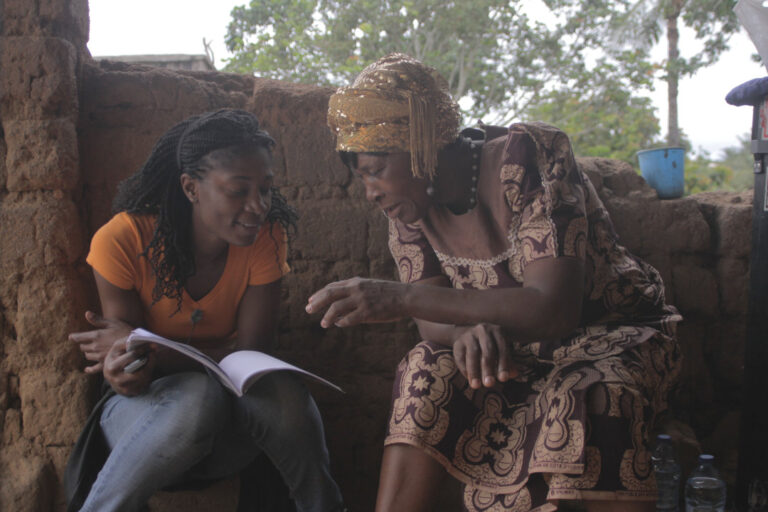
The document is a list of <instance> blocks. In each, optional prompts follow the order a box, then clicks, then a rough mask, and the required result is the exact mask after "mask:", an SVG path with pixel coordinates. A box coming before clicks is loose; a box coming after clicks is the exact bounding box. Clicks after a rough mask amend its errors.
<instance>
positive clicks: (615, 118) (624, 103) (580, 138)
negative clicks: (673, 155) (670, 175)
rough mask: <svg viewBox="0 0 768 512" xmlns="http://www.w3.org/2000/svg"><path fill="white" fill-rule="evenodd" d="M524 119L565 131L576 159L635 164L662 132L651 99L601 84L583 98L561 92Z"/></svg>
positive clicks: (548, 98)
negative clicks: (596, 158)
mask: <svg viewBox="0 0 768 512" xmlns="http://www.w3.org/2000/svg"><path fill="white" fill-rule="evenodd" d="M526 116H527V117H528V118H530V119H538V120H541V121H546V122H549V123H552V124H554V125H557V126H558V127H559V128H560V129H562V130H563V131H565V132H566V133H567V134H568V135H569V137H570V139H571V143H572V145H573V149H574V152H575V153H576V154H577V155H578V156H598V157H604V158H616V159H619V160H624V161H625V162H628V163H630V164H632V165H634V164H636V163H637V161H636V158H635V154H636V153H637V152H638V151H640V150H641V149H646V148H648V147H649V146H652V145H654V144H656V142H657V137H658V135H659V132H660V131H661V130H660V128H659V120H658V119H657V118H656V116H655V115H654V109H653V107H652V106H651V100H650V98H647V97H642V96H635V95H633V94H632V93H631V92H629V91H626V90H624V89H622V88H617V87H611V86H610V84H604V86H603V87H599V88H595V89H593V90H591V91H590V92H589V95H588V96H586V97H577V96H576V95H574V94H568V93H565V92H563V91H559V92H556V93H553V94H552V95H551V96H549V97H547V98H545V99H544V101H541V102H540V103H538V104H537V105H536V106H534V107H532V108H531V109H530V110H529V111H528V112H527V113H526Z"/></svg>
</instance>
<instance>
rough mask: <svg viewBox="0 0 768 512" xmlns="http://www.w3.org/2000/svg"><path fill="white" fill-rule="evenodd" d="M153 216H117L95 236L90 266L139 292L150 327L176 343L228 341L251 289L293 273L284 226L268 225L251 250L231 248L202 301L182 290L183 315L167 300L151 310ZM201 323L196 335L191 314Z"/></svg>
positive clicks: (89, 260) (262, 230)
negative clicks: (146, 253) (149, 248)
mask: <svg viewBox="0 0 768 512" xmlns="http://www.w3.org/2000/svg"><path fill="white" fill-rule="evenodd" d="M154 230H155V216H153V215H134V214H129V213H125V212H122V213H118V214H117V215H115V216H114V217H112V219H111V220H110V221H109V222H107V223H106V224H104V225H103V226H102V227H101V228H99V230H98V231H97V232H96V234H95V235H93V239H92V240H91V250H90V252H89V253H88V258H87V259H86V261H87V262H88V263H89V264H90V265H91V266H92V267H93V269H94V270H96V272H98V273H99V274H100V275H101V276H102V277H104V279H106V280H107V281H109V282H110V283H111V284H113V285H115V286H117V287H118V288H122V289H124V290H136V292H137V293H138V294H139V298H140V300H141V304H142V306H143V307H144V320H145V322H146V325H145V326H143V327H146V328H147V329H149V330H150V331H152V332H155V333H157V334H159V335H160V336H164V337H166V338H170V339H174V340H177V341H186V340H187V339H189V338H190V334H191V333H193V334H194V335H193V336H192V339H193V340H203V339H205V340H212V339H220V340H225V339H229V338H232V337H233V336H235V334H236V330H237V311H238V306H239V305H240V300H241V299H242V297H243V294H244V293H245V290H246V288H247V287H248V286H257V285H262V284H268V283H271V282H274V281H276V280H278V279H280V278H281V277H282V276H283V275H285V274H286V273H288V272H289V271H290V267H289V266H288V264H287V262H286V253H287V243H286V236H285V231H284V230H283V228H282V226H280V225H279V224H275V225H274V227H273V228H272V229H271V232H270V225H269V224H265V225H264V226H263V227H262V228H261V231H260V232H259V234H258V236H257V237H256V240H255V241H254V242H253V243H252V244H251V245H249V246H247V247H238V246H235V245H230V246H229V252H228V253H227V263H226V265H225V267H224V272H223V273H222V275H221V277H220V278H219V281H218V282H217V283H216V285H215V286H214V287H213V289H212V290H211V291H210V292H208V294H207V295H205V296H204V297H202V298H201V299H200V300H193V299H192V297H190V296H189V294H188V293H187V292H186V290H182V295H181V297H182V300H181V310H179V311H178V312H176V309H177V307H178V304H177V301H176V299H169V298H168V297H165V296H163V297H162V298H161V299H160V300H159V301H158V302H156V303H154V304H152V289H153V288H154V285H155V275H154V272H153V271H152V267H151V266H150V265H149V260H148V259H147V258H146V257H144V256H140V254H141V253H142V252H143V251H144V249H145V248H146V247H147V244H149V241H150V240H151V239H152V235H153V233H154ZM195 310H200V311H201V312H202V318H201V319H200V320H199V321H198V322H197V325H195V326H194V331H193V330H192V326H193V323H192V314H193V312H194V311H195Z"/></svg>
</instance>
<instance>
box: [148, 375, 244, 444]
mask: <svg viewBox="0 0 768 512" xmlns="http://www.w3.org/2000/svg"><path fill="white" fill-rule="evenodd" d="M164 379H167V380H166V381H165V382H160V381H161V380H164ZM158 385H159V387H161V390H160V392H159V393H157V395H156V398H155V400H156V404H157V406H159V407H163V408H168V409H171V410H172V411H173V413H175V414H173V416H174V417H176V418H177V420H178V421H179V422H180V423H181V424H180V427H181V428H183V429H186V430H189V431H194V430H211V429H217V428H220V427H221V426H222V425H223V424H224V423H225V422H226V420H227V419H228V417H229V397H228V396H227V393H226V391H225V390H224V388H223V387H222V386H221V384H219V383H218V382H217V381H216V380H215V379H213V378H212V377H210V376H209V375H207V374H205V373H199V372H187V373H178V374H174V375H170V376H168V377H163V378H162V379H158Z"/></svg>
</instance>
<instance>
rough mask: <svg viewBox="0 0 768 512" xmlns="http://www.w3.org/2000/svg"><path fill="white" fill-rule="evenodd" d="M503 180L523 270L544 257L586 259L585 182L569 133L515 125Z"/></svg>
mask: <svg viewBox="0 0 768 512" xmlns="http://www.w3.org/2000/svg"><path fill="white" fill-rule="evenodd" d="M501 180H502V186H503V187H504V191H505V196H506V201H507V205H508V206H509V208H510V209H511V210H512V223H513V225H512V229H511V230H510V237H511V239H512V240H511V241H512V243H513V244H514V245H515V246H516V252H517V255H518V260H519V264H520V268H521V269H524V268H525V266H526V265H528V263H531V262H533V261H537V260H540V259H544V258H557V257H561V256H570V257H575V258H579V259H581V260H584V259H585V255H586V241H587V238H586V237H587V216H586V206H585V188H584V181H583V179H582V177H581V174H580V172H579V170H578V168H577V167H576V160H575V158H574V157H573V151H572V149H571V144H570V141H569V140H568V137H567V136H566V135H565V133H563V132H561V131H560V130H557V129H556V128H554V127H551V126H547V125H543V124H541V125H538V124H537V125H529V124H517V125H512V127H510V134H509V137H508V139H507V142H506V146H505V152H504V161H503V165H502V170H501Z"/></svg>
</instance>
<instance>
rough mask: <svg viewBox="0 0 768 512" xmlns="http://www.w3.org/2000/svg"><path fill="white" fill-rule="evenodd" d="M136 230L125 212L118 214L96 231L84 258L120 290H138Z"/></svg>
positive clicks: (139, 244)
mask: <svg viewBox="0 0 768 512" xmlns="http://www.w3.org/2000/svg"><path fill="white" fill-rule="evenodd" d="M142 250H143V248H142V247H141V239H140V236H139V232H138V229H137V228H136V226H135V225H134V224H133V223H132V222H131V218H130V216H129V215H128V214H126V213H119V214H117V215H115V216H114V217H112V219H111V220H110V221H109V222H107V223H106V224H104V225H103V226H102V227H100V228H99V230H98V231H96V234H94V235H93V238H92V239H91V249H90V251H89V252H88V257H87V258H86V261H87V262H88V264H89V265H91V267H93V269H94V270H95V271H96V272H98V273H99V275H101V276H102V277H104V279H106V280H107V281H109V282H110V283H111V284H113V285H115V286H117V287H118V288H122V289H123V290H131V289H137V290H138V289H139V287H140V283H139V279H140V277H139V269H138V268H137V264H138V258H139V254H140V253H141V252H142Z"/></svg>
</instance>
